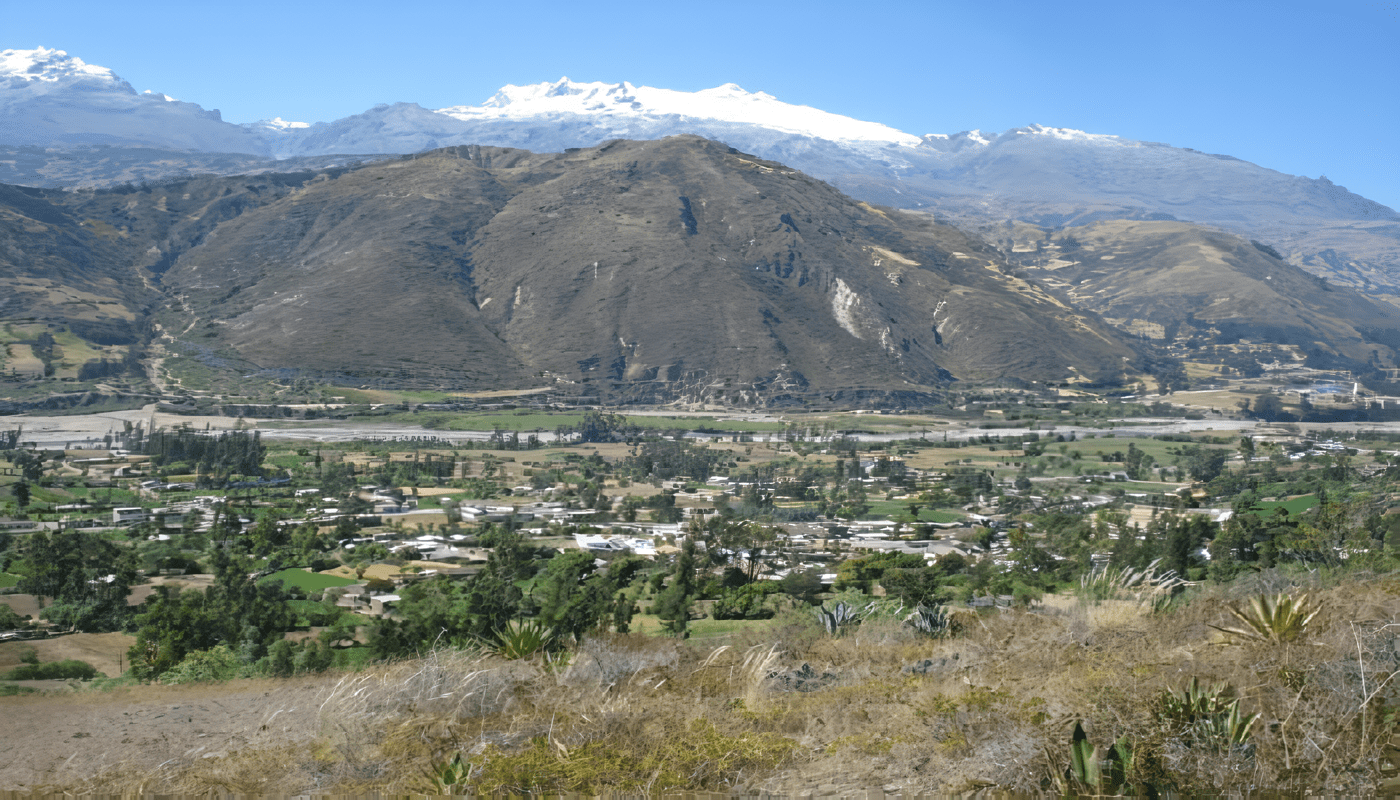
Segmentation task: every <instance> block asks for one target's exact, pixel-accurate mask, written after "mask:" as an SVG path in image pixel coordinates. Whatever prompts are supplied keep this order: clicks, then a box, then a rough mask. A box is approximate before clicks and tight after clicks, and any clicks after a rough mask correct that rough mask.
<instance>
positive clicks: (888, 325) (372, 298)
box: [0, 136, 1400, 402]
mask: <svg viewBox="0 0 1400 800" xmlns="http://www.w3.org/2000/svg"><path fill="white" fill-rule="evenodd" d="M22 199H23V201H24V202H23V203H21V202H19V201H18V200H16V202H14V203H11V202H9V200H10V198H9V195H0V206H3V208H0V211H3V215H0V223H5V221H6V220H12V223H11V224H10V226H9V227H8V228H6V229H5V230H4V231H3V232H4V233H6V235H8V236H9V237H10V238H9V248H8V249H7V250H0V270H8V272H0V276H5V275H8V276H10V277H9V278H8V279H9V280H11V281H12V282H20V281H26V280H27V281H31V282H33V281H35V280H39V279H43V280H58V279H59V276H60V274H66V273H63V271H64V270H66V271H67V273H81V275H80V276H79V277H81V276H82V275H86V276H88V277H84V278H82V279H83V280H87V281H88V282H89V283H91V282H92V281H93V280H97V279H98V278H100V279H102V280H105V281H107V283H108V284H109V285H110V288H111V293H112V296H113V297H114V298H117V299H118V300H119V301H120V303H122V305H121V309H123V310H125V311H127V312H128V313H129V316H130V322H131V324H132V325H136V324H138V323H139V322H140V321H141V320H142V319H157V320H159V321H160V324H161V326H162V330H163V331H164V333H165V334H166V335H169V336H172V337H174V338H175V339H176V340H177V341H176V342H173V343H170V349H171V350H172V351H174V352H181V351H182V350H183V352H184V354H188V355H191V356H195V357H199V358H203V359H205V360H206V361H207V362H208V363H209V364H210V365H212V366H216V367H220V368H237V369H239V370H250V369H251V370H254V371H257V370H265V371H273V372H272V374H279V375H307V376H313V377H320V378H324V379H329V380H336V381H362V380H367V379H381V380H388V381H392V382H397V383H400V384H403V385H434V386H444V387H446V386H450V387H454V388H466V389H473V388H522V387H526V386H539V385H541V382H542V381H543V382H553V383H554V384H556V385H559V386H566V387H573V390H574V391H577V392H579V393H582V394H602V395H606V396H609V397H613V398H616V399H634V400H662V401H664V400H674V399H699V398H701V397H708V398H714V397H723V398H724V399H726V400H731V401H741V402H754V401H760V402H779V401H781V399H782V398H788V399H797V398H801V397H804V396H813V395H817V394H825V395H832V394H833V393H838V392H840V393H850V392H855V393H863V394H866V395H872V396H873V395H882V396H891V395H901V394H907V393H914V394H920V395H927V394H928V393H932V392H938V391H939V390H940V389H941V388H943V387H946V386H947V385H948V384H949V382H950V381H953V380H963V381H981V380H993V379H1007V378H1013V379H1019V380H1026V381H1032V380H1033V381H1062V380H1066V379H1069V378H1071V377H1073V376H1074V375H1096V376H1102V375H1111V374H1115V373H1121V372H1123V371H1125V370H1126V371H1129V372H1132V371H1135V370H1136V369H1137V368H1138V366H1137V365H1138V364H1139V363H1140V362H1139V352H1138V350H1141V349H1142V347H1143V344H1142V341H1141V337H1140V336H1138V335H1137V333H1138V332H1137V331H1136V330H1135V329H1134V328H1133V326H1132V325H1127V324H1124V323H1123V321H1122V320H1120V319H1118V318H1119V317H1121V316H1123V314H1122V313H1120V310H1121V309H1120V307H1119V306H1120V305H1121V303H1120V304H1119V305H1114V304H1113V303H1107V304H1105V303H1103V302H1099V300H1098V298H1099V294H1096V293H1095V292H1087V291H1083V290H1078V291H1067V290H1065V288H1064V286H1062V285H1061V284H1063V283H1064V281H1063V280H1062V277H1063V275H1068V273H1060V272H1055V273H1054V274H1051V273H1049V272H1046V271H1044V270H1041V269H1038V268H1037V267H1036V265H1034V264H1024V263H1015V264H1013V263H1009V262H1008V260H1007V258H1006V257H1004V256H1003V255H1002V251H1001V250H998V249H997V248H996V247H993V246H992V245H990V244H988V243H987V242H984V241H983V240H981V239H979V238H975V237H972V236H969V235H967V234H964V233H962V232H961V231H959V230H957V229H955V228H952V227H950V226H947V225H943V224H939V223H937V222H935V221H934V220H933V218H932V217H931V216H930V215H928V214H923V213H919V212H911V211H896V210H892V209H882V208H876V207H872V206H869V205H866V204H864V203H858V202H856V201H854V200H852V199H850V198H848V197H846V196H844V195H842V194H841V193H839V192H838V191H836V190H835V189H833V188H832V187H830V186H829V185H827V184H825V183H822V182H820V181H817V180H814V179H812V178H810V177H808V176H806V175H803V174H802V173H799V172H796V171H794V170H792V169H789V168H787V167H784V166H783V165H781V164H778V163H776V162H770V161H764V160H762V159H758V158H756V157H753V156H749V155H746V154H744V153H741V152H739V151H737V150H734V149H733V148H730V147H728V146H726V145H724V144H721V143H717V142H713V141H710V140H706V139H702V138H699V137H694V136H678V137H672V138H669V139H664V140H661V141H651V142H630V141H615V142H610V143H607V144H604V145H602V146H599V147H595V148H585V149H577V150H570V151H567V152H565V153H562V154H534V153H529V152H526V151H522V150H510V149H502V148H486V147H474V146H469V147H465V146H464V147H455V148H447V149H443V150H438V151H434V152H431V153H427V154H421V155H418V156H415V157H404V158H399V159H393V160H387V161H382V162H378V163H374V164H369V165H360V166H355V167H345V168H334V169H328V170H320V171H306V172H299V173H289V174H263V175H257V176H243V177H232V178H214V177H205V178H195V179H190V180H184V181H177V182H170V183H162V184H156V185H145V186H142V187H126V188H123V189H118V190H107V191H76V192H59V191H38V190H24V193H23V198H22ZM26 204H27V205H26ZM6 215H7V216H6ZM1175 224H1177V225H1182V224H1181V223H1175ZM1185 227H1187V228H1190V227H1191V226H1185ZM1220 235H1221V236H1224V237H1226V238H1230V239H1231V241H1234V242H1239V241H1242V240H1237V239H1234V238H1233V237H1229V236H1228V235H1226V234H1220ZM65 237H66V238H65ZM1096 241H1097V240H1096ZM44 243H47V244H46V246H47V248H48V249H47V250H44V248H43V247H37V246H38V245H39V244H44ZM85 243H86V244H85ZM1062 244H1064V243H1063V242H1061V243H1059V244H1058V245H1057V246H1060V245H1062ZM1095 246H1099V245H1095ZM1244 246H1245V247H1246V248H1248V247H1249V245H1248V244H1247V243H1245V245H1244ZM36 247H37V249H36ZM1123 247H1127V245H1123ZM1120 249H1121V248H1120ZM1129 249H1131V248H1129ZM1160 250H1161V248H1158V251H1160ZM40 251H43V252H44V253H45V256H44V259H43V260H33V259H30V258H28V257H27V256H26V255H25V253H29V252H40ZM1154 252H1157V251H1154ZM17 253H18V254H19V255H18V256H17V255H15V254H17ZM63 253H68V257H67V260H65V256H64V255H62V254H63ZM75 253H88V255H87V256H86V259H87V260H86V261H83V259H82V258H79V257H78V256H76V255H74V254H75ZM1008 254H1009V255H1017V254H1014V253H1010V250H1009V249H1008ZM1120 258H1121V261H1119V262H1117V263H1118V264H1119V265H1120V266H1121V270H1120V273H1121V274H1117V277H1115V278H1114V281H1116V282H1122V283H1124V284H1127V285H1131V286H1133V287H1135V288H1138V289H1141V290H1142V291H1140V292H1139V294H1140V295H1141V296H1142V299H1141V300H1140V302H1141V303H1146V304H1148V305H1151V304H1152V303H1153V302H1154V301H1153V300H1152V295H1153V293H1154V292H1156V293H1158V294H1160V296H1161V297H1163V298H1168V297H1170V298H1171V299H1170V301H1169V302H1167V301H1165V300H1164V301H1163V303H1162V305H1161V310H1160V313H1159V314H1157V316H1162V317H1164V319H1162V320H1158V319H1157V316H1152V314H1149V313H1148V312H1145V311H1141V312H1140V310H1139V311H1135V312H1134V313H1135V314H1137V316H1139V317H1142V318H1148V317H1151V319H1152V322H1153V324H1165V325H1170V324H1172V320H1180V321H1186V320H1201V319H1206V317H1205V316H1202V315H1203V314H1208V313H1209V310H1210V309H1211V308H1212V307H1213V306H1215V305H1219V304H1218V302H1217V300H1218V296H1220V295H1221V293H1228V286H1224V287H1222V286H1217V285H1215V284H1214V283H1209V282H1206V283H1201V285H1200V290H1199V291H1196V290H1192V291H1177V292H1175V293H1173V291H1172V290H1171V288H1170V287H1171V286H1173V285H1175V284H1177V283H1179V282H1180V281H1179V278H1181V275H1182V273H1180V270H1179V268H1178V267H1179V265H1178V264H1176V262H1174V261H1172V258H1171V256H1170V253H1167V254H1166V255H1160V254H1159V255H1157V256H1153V257H1151V258H1146V257H1144V258H1141V259H1136V260H1134V259H1133V258H1131V257H1128V256H1127V255H1123V256H1120ZM1019 260H1021V261H1024V259H1019ZM1105 263H1106V262H1105ZM64 265H67V266H64ZM1284 266H1286V265H1284ZM1207 268H1209V265H1207ZM1289 269H1291V268H1289ZM1133 270H1136V272H1134V271H1133ZM1173 270H1176V272H1173ZM1217 272H1219V273H1220V277H1219V279H1218V281H1217V282H1219V281H1224V282H1225V284H1231V282H1233V281H1235V280H1236V278H1234V277H1232V276H1234V275H1235V272H1231V271H1229V270H1224V271H1220V270H1217ZM1236 272H1237V271H1236ZM1077 274H1078V273H1076V275H1077ZM1300 274H1301V273H1300ZM1086 276H1087V273H1086ZM1154 276H1156V277H1154ZM1187 277H1189V276H1187ZM1028 279H1029V280H1028ZM64 280H70V279H69V278H64ZM71 280H77V278H72V279H71ZM1077 280H1079V281H1083V280H1087V277H1080V278H1077ZM1191 280H1195V279H1191ZM1213 280H1214V279H1213ZM1037 281H1045V284H1044V286H1042V285H1041V284H1040V283H1038V282H1037ZM1154 281H1155V282H1154ZM14 285H18V283H14ZM1148 287H1156V288H1150V289H1149V288H1148ZM1313 288H1315V287H1313ZM1272 289H1273V290H1274V291H1275V294H1280V293H1282V294H1283V295H1286V300H1287V302H1292V303H1294V304H1295V305H1297V306H1298V307H1299V308H1302V309H1303V310H1304V311H1305V312H1306V313H1305V314H1303V316H1306V317H1307V319H1308V320H1310V321H1311V322H1312V323H1317V322H1318V321H1319V320H1330V322H1327V324H1313V328H1314V329H1315V330H1316V332H1317V341H1318V342H1319V346H1322V347H1327V348H1332V350H1333V351H1335V352H1337V353H1339V354H1342V355H1343V356H1344V357H1345V358H1349V359H1356V360H1358V361H1365V362H1369V363H1385V364H1390V363H1393V362H1394V357H1395V353H1394V352H1393V351H1392V350H1391V349H1390V347H1389V346H1387V345H1386V344H1384V342H1386V341H1391V340H1392V337H1394V340H1396V341H1400V337H1397V336H1395V334H1396V333H1397V332H1400V319H1397V315H1396V314H1395V313H1394V312H1389V311H1387V310H1386V308H1385V307H1382V306H1381V305H1380V304H1375V303H1372V302H1370V301H1367V300H1366V299H1365V298H1364V297H1361V296H1360V295H1358V294H1356V293H1355V292H1353V291H1351V290H1350V289H1346V288H1344V287H1336V288H1335V289H1334V290H1333V291H1332V292H1330V293H1328V294H1329V295H1331V296H1330V297H1328V298H1323V300H1325V302H1321V301H1319V300H1318V299H1317V298H1316V297H1314V295H1316V294H1317V292H1315V291H1311V290H1310V289H1309V285H1307V284H1306V282H1304V281H1297V280H1293V279H1292V278H1290V279H1289V280H1287V281H1279V282H1277V283H1276V284H1275V285H1273V287H1272ZM1343 294H1344V295H1345V297H1344V298H1343V297H1342V295H1343ZM1134 302H1139V301H1137V300H1135V301H1134ZM114 308H116V307H114ZM1358 309H1364V313H1365V316H1366V320H1365V322H1364V324H1353V323H1351V322H1346V321H1345V320H1343V321H1342V322H1337V321H1336V318H1337V317H1339V316H1345V315H1347V314H1353V313H1356V312H1357V311H1358ZM24 311H25V313H28V314H30V315H37V316H39V317H42V318H44V319H48V320H50V321H51V322H53V323H55V324H61V323H62V322H63V320H64V319H65V317H64V316H63V314H64V308H63V307H62V306H60V305H53V304H49V305H42V304H36V303H33V302H31V303H29V305H28V306H26V308H25V309H24ZM1153 313H1157V312H1153ZM1300 313H1302V312H1300ZM1100 314H1102V315H1103V317H1105V318H1109V319H1112V320H1113V321H1114V322H1117V323H1119V324H1120V325H1123V327H1122V328H1115V327H1114V325H1112V324H1109V323H1108V322H1106V321H1105V319H1103V318H1101V317H1100V316H1099V315H1100ZM1309 315H1310V316H1309ZM114 316H115V315H114ZM1167 318H1170V319H1167ZM1358 322H1359V321H1358ZM1334 323H1335V324H1334ZM1344 323H1345V324H1344ZM1138 327H1141V326H1138ZM1290 330H1292V329H1290ZM1293 333H1296V331H1293V332H1292V333H1290V335H1293ZM1363 345H1364V346H1363ZM1135 347H1136V348H1138V350H1135V349H1134V348H1135Z"/></svg>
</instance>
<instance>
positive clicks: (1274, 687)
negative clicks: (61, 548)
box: [0, 576, 1400, 795]
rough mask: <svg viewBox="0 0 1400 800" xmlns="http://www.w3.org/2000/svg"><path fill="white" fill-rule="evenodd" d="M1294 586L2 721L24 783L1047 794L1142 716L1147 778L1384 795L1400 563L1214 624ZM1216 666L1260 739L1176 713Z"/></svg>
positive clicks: (10, 704) (420, 662)
mask: <svg viewBox="0 0 1400 800" xmlns="http://www.w3.org/2000/svg"><path fill="white" fill-rule="evenodd" d="M1288 583H1289V581H1288V580H1287V579H1284V578H1280V577H1277V576H1272V577H1270V578H1269V579H1268V580H1267V581H1260V582H1256V583H1255V584H1254V585H1252V586H1249V585H1243V586H1238V587H1236V588H1234V589H1233V590H1225V589H1216V590H1209V591H1207V592H1205V593H1203V594H1199V595H1197V596H1196V597H1194V598H1193V599H1192V600H1191V602H1188V603H1186V604H1184V605H1182V606H1180V607H1178V608H1175V609H1174V610H1168V611H1165V612H1157V613H1153V612H1152V611H1150V610H1149V609H1147V608H1146V607H1144V606H1142V605H1140V604H1137V603H1132V602H1128V601H1116V602H1106V603H1102V604H1099V605H1097V606H1093V605H1084V604H1081V603H1079V602H1077V601H1073V600H1060V601H1056V602H1049V603H1046V604H1043V605H1040V606H1037V607H1034V608H1032V609H1030V610H1009V611H1003V612H991V613H985V614H975V613H972V612H970V611H964V612H959V616H960V623H961V625H960V627H961V629H960V632H959V633H958V635H956V636H955V637H953V638H950V639H945V640H929V639H925V638H921V637H919V636H918V635H916V634H915V633H914V632H913V631H912V630H911V629H910V628H909V627H907V626H905V625H903V624H901V623H900V622H899V621H898V620H896V619H890V620H884V621H867V622H866V623H865V624H863V625H862V626H860V627H858V628H856V629H854V630H853V631H852V632H850V633H848V634H847V635H845V636H842V637H839V638H832V637H829V636H827V635H826V634H825V633H824V632H823V631H821V629H820V628H819V627H818V626H816V625H815V624H814V622H813V618H812V617H811V615H809V614H800V613H793V614H789V615H786V616H780V617H779V618H777V619H775V620H773V621H771V622H769V623H766V624H762V625H752V626H748V627H747V628H746V629H742V630H740V631H739V632H736V633H733V634H731V635H730V636H729V637H728V638H727V639H707V640H704V641H696V640H691V641H689V642H683V641H678V640H674V639H663V638H656V637H646V636H635V635H634V636H617V635H605V636H600V637H596V638H590V639H588V640H586V641H584V642H583V643H582V644H580V645H579V646H577V647H576V648H575V649H574V650H573V651H572V652H571V654H570V656H569V657H568V659H567V660H566V661H565V662H562V663H561V662H554V663H550V662H547V661H541V660H540V659H538V658H537V659H535V660H521V661H505V660H502V659H500V658H498V657H495V656H492V655H488V654H483V653H480V652H463V651H439V652H435V653H431V654H428V655H427V657H425V658H421V659H414V660H409V661H403V662H399V663H395V664H390V665H385V666H378V667H373V668H370V669H368V670H366V671H363V672H359V673H350V674H344V675H331V676H328V677H319V678H306V679H295V680H289V681H260V682H234V683H230V684H223V685H207V686H194V687H189V686H184V687H179V686H177V687H160V686H148V687H139V688H135V689H127V690H118V691H115V692H110V693H83V694H71V695H65V696H38V697H34V696H31V697H19V698H7V699H4V700H0V714H3V715H4V717H5V718H6V719H7V720H24V721H25V722H24V723H22V724H20V725H7V726H4V732H3V733H2V734H0V750H3V751H4V752H6V753H11V754H15V755H17V756H20V757H18V758H11V759H9V763H8V765H7V766H5V767H4V768H3V769H0V786H3V787H5V788H10V789H32V790H41V789H42V790H44V791H52V792H59V791H67V792H73V793H83V792H91V791H101V792H104V793H123V792H125V793H133V792H149V793H207V792H217V793H221V794H223V793H234V794H259V793H276V794H298V793H314V792H336V793H357V794H381V795H387V794H393V795H402V794H406V793H419V792H440V791H444V790H445V789H444V788H443V787H441V786H438V785H436V784H435V783H434V781H433V776H432V773H431V768H432V766H433V765H442V764H447V763H450V761H451V759H453V758H454V757H455V756H457V755H459V754H460V756H461V760H462V763H464V764H466V765H469V772H470V775H469V776H468V777H467V782H466V783H465V784H464V785H461V786H458V787H454V788H455V789H456V791H458V792H460V791H463V790H470V791H472V792H476V793H522V792H526V791H535V792H543V793H549V794H556V793H564V792H577V793H583V794H601V793H628V794H638V793H660V792H678V791H707V792H723V793H745V794H747V793H776V794H813V793H820V794H842V795H851V794H856V793H858V792H865V791H868V790H875V791H885V792H903V793H915V792H926V793H927V792H943V793H948V792H969V791H976V790H986V791H996V792H1006V793H1033V794H1040V793H1053V792H1056V791H1058V790H1057V788H1056V783H1055V778H1056V776H1057V775H1062V774H1063V770H1064V768H1065V766H1066V765H1067V764H1068V763H1069V748H1068V743H1069V734H1070V730H1071V729H1072V728H1073V726H1074V724H1075V722H1076V721H1081V720H1082V721H1083V723H1084V726H1085V728H1086V730H1087V731H1088V735H1089V737H1090V739H1091V740H1092V741H1093V742H1096V743H1103V744H1107V743H1108V742H1110V741H1112V740H1113V739H1115V738H1118V737H1128V739H1129V740H1130V741H1131V742H1133V744H1134V747H1135V752H1136V754H1137V755H1136V759H1137V760H1136V762H1135V766H1134V775H1135V778H1136V780H1138V781H1140V782H1141V783H1142V784H1144V785H1151V786H1152V787H1153V788H1155V789H1157V790H1159V791H1165V790H1167V789H1171V790H1174V791H1177V792H1180V793H1182V794H1194V795H1202V794H1209V795H1218V794H1253V793H1257V792H1259V791H1281V792H1307V793H1328V794H1369V793H1375V792H1376V791H1377V790H1378V788H1379V787H1380V786H1381V782H1382V781H1383V780H1385V779H1386V773H1385V769H1388V763H1387V762H1386V761H1385V759H1387V758H1394V757H1400V753H1397V751H1396V750H1395V749H1394V748H1395V746H1396V745H1397V744H1400V742H1394V741H1392V740H1391V736H1392V735H1393V734H1394V731H1395V722H1394V716H1393V712H1394V708H1395V705H1396V703H1397V697H1398V696H1400V694H1398V693H1397V691H1396V687H1395V686H1394V684H1393V682H1392V683H1389V684H1387V683H1386V681H1388V680H1389V676H1390V675H1393V674H1395V672H1396V670H1397V666H1400V652H1397V649H1396V637H1395V636H1394V635H1393V634H1392V631H1393V630H1394V628H1393V626H1394V625H1395V620H1396V619H1400V580H1397V579H1396V578H1395V577H1394V576H1391V577H1389V578H1377V579H1373V580H1369V581H1358V582H1352V583H1349V584H1347V585H1344V586H1336V587H1331V588H1320V587H1305V586H1300V585H1294V586H1292V587H1291V590H1292V591H1295V592H1301V591H1303V590H1304V589H1305V588H1311V589H1312V591H1313V595H1314V596H1315V597H1317V598H1318V599H1320V601H1321V603H1322V609H1323V610H1322V612H1321V613H1320V614H1319V615H1318V616H1317V617H1316V619H1314V620H1313V622H1312V623H1311V624H1310V625H1309V626H1308V627H1307V629H1306V631H1305V633H1304V635H1303V636H1302V637H1301V638H1300V639H1298V640H1297V641H1294V642H1291V643H1287V644H1277V643H1258V642H1256V643H1250V642H1245V641H1242V640H1241V641H1235V640H1233V639H1232V637H1228V636H1226V635H1225V634H1222V633H1220V632H1219V631H1217V630H1215V629H1213V628H1211V627H1210V626H1211V625H1227V624H1229V623H1230V622H1231V618H1230V617H1229V615H1228V613H1227V611H1226V605H1227V603H1229V602H1240V601H1242V600H1244V599H1245V598H1246V597H1247V596H1248V595H1249V594H1250V593H1252V592H1255V591H1261V590H1263V589H1283V588H1289V587H1288V586H1287V584H1288ZM1294 583H1295V584H1296V581H1294ZM1386 626H1390V627H1386ZM1193 676H1194V677H1197V678H1199V680H1200V682H1201V683H1202V684H1213V683H1217V682H1220V683H1227V684H1229V685H1230V686H1231V687H1233V692H1234V696H1237V697H1239V698H1240V703H1241V710H1242V711H1243V712H1245V713H1246V714H1259V715H1260V718H1259V721H1258V722H1257V723H1256V724H1255V725H1254V727H1253V730H1252V734H1251V736H1250V737H1249V738H1248V741H1247V743H1246V744H1245V745H1244V746H1237V747H1228V746H1221V745H1220V744H1219V743H1218V742H1215V743H1212V741H1211V740H1209V739H1207V738H1202V736H1201V735H1200V734H1199V732H1196V733H1193V732H1192V731H1193V730H1194V729H1188V728H1185V727H1183V726H1182V725H1180V724H1178V723H1175V722H1172V721H1171V720H1170V719H1165V718H1163V717H1161V716H1160V715H1159V714H1158V713H1157V712H1158V710H1159V709H1160V708H1161V704H1160V699H1161V697H1162V696H1163V693H1164V692H1165V691H1166V690H1180V689H1182V688H1183V687H1184V686H1185V684H1186V682H1187V681H1188V680H1189V679H1190V678H1191V677H1193ZM162 714H163V715H164V716H157V715H162ZM1387 714H1390V715H1391V716H1389V717H1387V716H1386V715H1387ZM39 720H42V721H43V722H42V723H40V722H38V721H39Z"/></svg>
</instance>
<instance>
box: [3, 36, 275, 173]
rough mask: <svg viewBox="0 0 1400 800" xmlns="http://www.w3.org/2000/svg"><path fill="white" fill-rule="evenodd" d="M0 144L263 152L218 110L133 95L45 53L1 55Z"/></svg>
mask: <svg viewBox="0 0 1400 800" xmlns="http://www.w3.org/2000/svg"><path fill="white" fill-rule="evenodd" d="M0 144H7V145H37V146H40V147H75V146H85V145H110V146H117V147H154V148H161V149H173V150H197V151H205V152H224V153H254V154H265V153H267V152H268V151H267V145H266V144H265V143H264V141H263V139H262V138H261V137H260V136H259V135H258V134H256V133H254V132H252V131H250V130H248V129H246V128H244V127H242V126H239V125H232V124H230V123H227V122H224V121H223V119H222V118H221V117H220V115H219V112H218V111H206V110H205V109H203V108H201V107H200V106H198V105H196V104H194V103H186V102H181V101H179V100H176V99H174V98H172V97H169V96H168V95H164V94H159V93H154V92H146V93H138V92H137V91H136V90H135V89H134V88H132V86H131V84H129V83H127V82H126V81H124V80H122V79H121V78H120V77H119V76H118V75H117V74H116V73H115V72H113V71H112V70H110V69H108V68H107V67H99V66H95V65H92V64H87V63H85V62H84V61H83V60H82V59H80V58H77V57H76V56H70V55H68V54H67V53H66V52H64V51H62V50H51V49H48V48H44V47H39V48H35V49H33V50H3V51H0Z"/></svg>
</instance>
